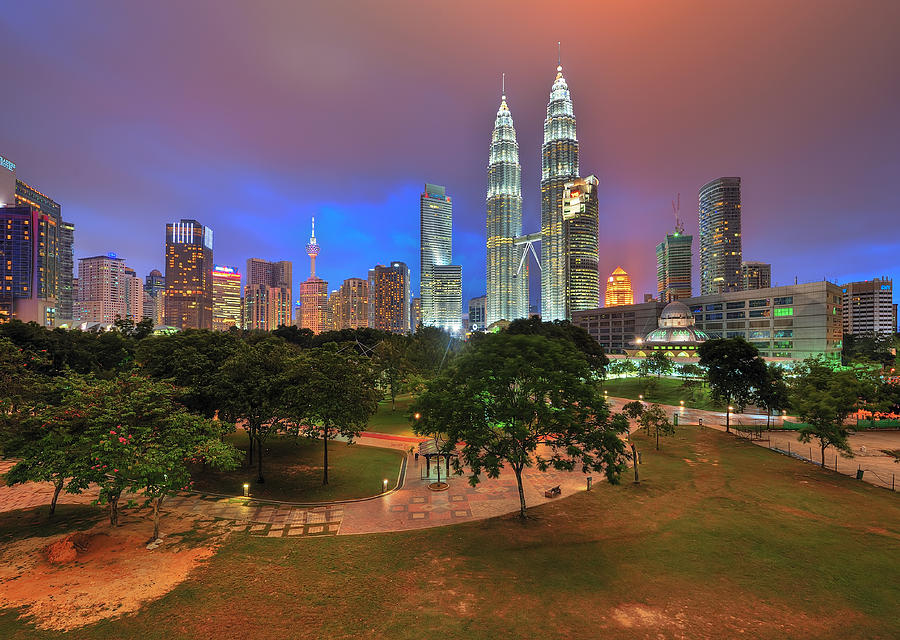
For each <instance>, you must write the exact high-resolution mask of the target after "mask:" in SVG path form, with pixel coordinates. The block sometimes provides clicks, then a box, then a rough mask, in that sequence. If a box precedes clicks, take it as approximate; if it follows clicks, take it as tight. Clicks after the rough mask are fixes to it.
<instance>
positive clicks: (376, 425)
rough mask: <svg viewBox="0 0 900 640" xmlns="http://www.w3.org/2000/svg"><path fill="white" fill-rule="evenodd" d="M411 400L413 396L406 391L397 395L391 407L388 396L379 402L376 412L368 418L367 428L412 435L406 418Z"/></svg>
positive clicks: (380, 431)
mask: <svg viewBox="0 0 900 640" xmlns="http://www.w3.org/2000/svg"><path fill="white" fill-rule="evenodd" d="M412 400H413V397H412V396H411V395H410V394H408V393H405V394H402V395H399V396H397V402H396V408H395V409H391V400H390V398H388V399H387V400H382V401H381V402H379V403H378V412H377V413H376V414H375V415H374V416H372V418H371V419H370V420H369V426H368V430H369V431H375V432H377V433H391V434H394V435H401V436H411V435H414V434H413V432H412V428H410V426H409V421H408V420H407V419H406V412H407V410H408V409H409V405H410V403H411V402H412Z"/></svg>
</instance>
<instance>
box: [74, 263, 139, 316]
mask: <svg viewBox="0 0 900 640" xmlns="http://www.w3.org/2000/svg"><path fill="white" fill-rule="evenodd" d="M127 270H128V267H126V266H125V260H124V259H123V258H119V257H117V256H116V254H114V253H110V254H109V255H105V256H93V257H90V258H79V259H78V291H77V292H76V300H75V308H74V312H75V317H74V318H73V321H74V323H75V324H76V325H78V324H82V323H94V322H100V323H107V324H112V323H113V322H115V321H116V319H117V318H123V319H124V318H126V317H132V319H133V320H135V321H138V320H140V318H134V317H133V316H130V314H129V313H128V306H129V304H128V302H129V301H128V297H129V296H128V290H127V289H128V288H127V285H126V279H128V278H130V277H131V276H130V275H128V274H127V273H126V271H127ZM141 312H142V313H143V309H142V310H141Z"/></svg>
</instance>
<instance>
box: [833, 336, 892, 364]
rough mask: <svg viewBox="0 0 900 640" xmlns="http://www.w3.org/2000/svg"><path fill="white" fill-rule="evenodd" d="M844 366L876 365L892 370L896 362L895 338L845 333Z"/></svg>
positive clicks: (842, 350) (843, 346) (842, 353)
mask: <svg viewBox="0 0 900 640" xmlns="http://www.w3.org/2000/svg"><path fill="white" fill-rule="evenodd" d="M841 359H842V361H843V364H844V365H851V364H860V365H868V364H876V365H877V366H878V367H880V368H890V367H893V366H894V363H895V361H896V355H895V345H894V336H892V335H885V334H880V333H875V332H869V333H860V334H852V333H845V334H844V336H843V344H842V349H841Z"/></svg>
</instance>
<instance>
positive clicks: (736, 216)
mask: <svg viewBox="0 0 900 640" xmlns="http://www.w3.org/2000/svg"><path fill="white" fill-rule="evenodd" d="M699 216H700V294H701V295H712V294H716V293H727V292H729V291H740V290H741V289H742V282H741V261H742V255H743V252H742V251H741V179H740V178H716V179H715V180H713V181H712V182H708V183H707V184H705V185H703V186H702V187H700V196H699Z"/></svg>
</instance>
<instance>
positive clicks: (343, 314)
mask: <svg viewBox="0 0 900 640" xmlns="http://www.w3.org/2000/svg"><path fill="white" fill-rule="evenodd" d="M336 303H337V305H336V309H335V311H336V313H335V329H337V330H341V329H360V328H363V327H368V326H369V281H368V280H364V279H363V278H347V279H346V280H344V283H343V284H342V285H341V288H340V290H339V291H338V296H337V300H336Z"/></svg>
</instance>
